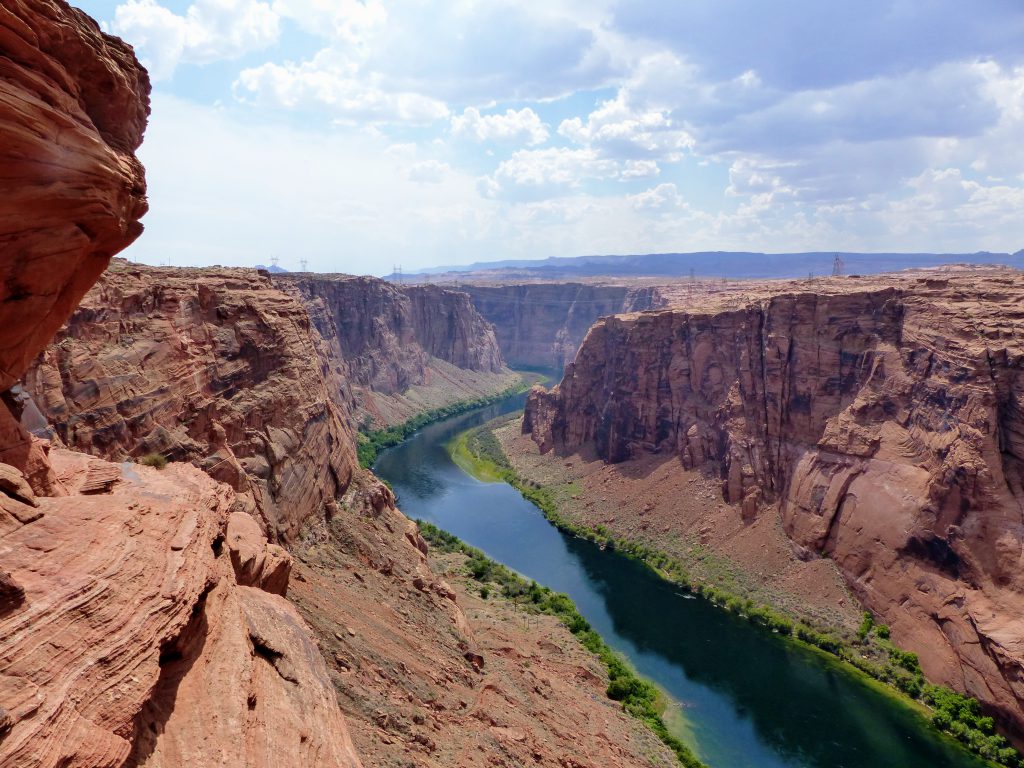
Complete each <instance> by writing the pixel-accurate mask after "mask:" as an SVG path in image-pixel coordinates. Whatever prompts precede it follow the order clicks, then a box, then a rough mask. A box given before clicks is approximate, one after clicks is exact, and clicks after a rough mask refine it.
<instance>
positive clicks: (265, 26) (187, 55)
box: [111, 0, 280, 81]
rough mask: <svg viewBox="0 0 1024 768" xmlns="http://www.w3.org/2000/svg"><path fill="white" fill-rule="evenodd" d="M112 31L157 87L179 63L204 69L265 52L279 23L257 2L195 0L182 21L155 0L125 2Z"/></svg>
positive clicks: (272, 11)
mask: <svg viewBox="0 0 1024 768" xmlns="http://www.w3.org/2000/svg"><path fill="white" fill-rule="evenodd" d="M111 30H112V31H113V32H114V34H117V35H120V36H121V37H124V38H125V39H127V40H130V41H131V42H132V43H133V44H134V45H135V46H137V47H138V49H139V53H140V56H141V58H142V60H143V62H144V63H145V64H146V65H147V66H148V67H149V69H150V74H151V75H152V76H153V79H154V80H158V81H159V80H166V79H169V78H170V77H171V76H172V75H173V74H174V70H175V69H176V68H177V66H178V64H180V63H182V62H186V63H192V64H208V63H210V62H212V61H218V60H220V59H236V58H238V57H240V56H242V55H243V54H245V53H248V52H250V51H256V50H260V49H263V48H267V47H268V46H270V45H272V44H273V43H275V42H276V41H277V39H278V37H279V35H280V19H279V18H278V15H277V14H276V13H275V12H274V10H273V9H272V8H271V6H270V4H269V3H266V2H258V1H257V0H197V2H195V3H193V4H192V5H191V6H189V8H188V10H187V11H186V12H185V14H184V15H183V16H179V15H177V14H175V13H173V12H172V11H170V10H168V9H167V8H165V7H164V6H162V5H160V4H159V3H157V2H156V0H128V2H126V3H125V4H123V5H120V6H118V7H117V9H116V10H115V12H114V21H113V23H112V24H111Z"/></svg>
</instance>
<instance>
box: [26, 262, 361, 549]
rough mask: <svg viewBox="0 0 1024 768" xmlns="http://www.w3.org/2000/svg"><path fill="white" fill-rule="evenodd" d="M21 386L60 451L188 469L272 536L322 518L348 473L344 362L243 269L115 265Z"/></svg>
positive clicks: (284, 299)
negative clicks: (148, 458) (231, 494)
mask: <svg viewBox="0 0 1024 768" xmlns="http://www.w3.org/2000/svg"><path fill="white" fill-rule="evenodd" d="M25 388H26V390H27V391H28V392H29V393H31V394H32V396H33V400H34V401H35V404H36V405H37V406H38V407H39V409H40V410H41V412H42V417H43V419H44V420H45V421H47V422H48V423H49V424H51V425H52V426H53V427H54V428H55V430H56V433H57V436H58V437H59V438H60V440H61V441H62V442H63V443H65V444H66V445H67V446H69V447H71V448H74V449H76V450H80V451H84V452H86V453H91V454H93V455H96V456H101V457H103V458H107V459H111V460H120V459H122V458H129V457H134V458H136V459H137V458H140V457H142V456H145V455H146V454H149V453H160V454H162V455H164V456H165V457H167V458H169V459H172V460H174V461H191V462H193V463H195V464H196V465H197V466H198V467H200V468H201V469H204V470H206V472H207V474H209V475H210V476H211V477H213V478H215V479H217V480H220V481H222V482H225V483H227V484H228V485H230V486H231V487H232V488H233V489H234V490H236V491H237V492H238V494H239V499H240V501H243V502H245V506H246V507H247V509H248V511H251V512H254V513H256V514H258V516H259V517H260V519H261V520H262V521H263V523H264V528H265V529H266V532H267V534H268V535H269V536H270V538H271V540H274V541H284V542H287V541H291V540H293V539H294V538H295V536H296V535H297V533H298V531H299V530H300V528H301V527H302V525H303V524H304V523H305V522H306V521H308V520H309V519H310V518H312V517H317V516H319V517H322V516H324V515H325V514H330V513H331V511H332V510H333V507H334V499H335V498H336V497H338V496H340V495H341V494H342V493H344V491H345V489H346V488H347V487H348V484H349V482H350V481H351V478H352V472H353V469H354V467H355V466H356V460H355V456H354V452H353V445H354V432H353V429H352V425H351V422H352V419H351V399H352V395H351V391H350V388H349V386H348V384H347V382H346V380H345V377H344V372H343V371H342V369H341V367H340V362H339V361H334V360H330V359H329V357H328V353H327V346H326V344H325V343H324V341H323V339H322V338H321V337H320V335H319V334H318V333H317V332H316V329H315V328H313V327H312V326H311V325H310V321H309V316H308V314H307V312H306V308H305V307H304V306H303V305H302V303H301V302H300V301H298V300H297V299H296V298H295V297H293V296H291V295H289V294H287V293H285V292H283V291H280V290H278V289H277V287H276V286H275V285H274V284H273V283H272V282H271V281H270V279H269V278H266V277H263V276H261V275H259V274H258V273H256V272H255V271H253V270H248V269H219V268H213V269H160V268H153V267H142V266H134V265H130V264H126V263H124V262H116V263H115V264H114V265H113V266H112V267H111V269H110V270H109V271H108V272H106V273H105V274H104V275H103V276H102V277H101V279H100V280H99V282H98V283H97V284H96V286H95V287H94V288H93V289H92V290H91V291H90V292H89V293H88V294H87V295H86V297H85V298H84V300H83V302H82V305H81V306H80V307H79V308H78V309H77V310H76V311H75V312H74V314H73V315H72V316H71V318H70V319H69V321H68V323H67V325H66V326H65V327H64V328H63V329H61V331H60V332H59V334H58V335H57V337H56V338H55V339H54V343H53V344H51V345H50V346H49V347H47V348H46V350H45V352H44V353H43V355H42V356H41V357H40V358H39V359H38V360H37V361H36V362H35V364H34V365H33V367H32V368H31V370H30V371H29V372H28V374H27V376H26V378H25Z"/></svg>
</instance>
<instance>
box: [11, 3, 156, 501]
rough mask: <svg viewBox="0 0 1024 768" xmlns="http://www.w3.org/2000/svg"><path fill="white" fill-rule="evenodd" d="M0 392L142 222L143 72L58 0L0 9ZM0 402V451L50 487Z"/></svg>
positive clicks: (39, 457) (33, 450) (33, 449)
mask: <svg viewBox="0 0 1024 768" xmlns="http://www.w3.org/2000/svg"><path fill="white" fill-rule="evenodd" d="M0 48H2V50H3V51H4V56H3V57H2V59H0V137H2V139H3V140H2V141H0V167H2V168H3V176H4V189H3V204H2V207H0V248H2V251H3V255H4V258H3V259H2V260H0V278H2V280H0V286H2V287H0V392H7V390H8V389H9V388H10V387H11V385H12V384H14V383H15V382H16V381H17V380H18V378H19V377H20V376H21V374H22V373H23V372H24V370H25V368H26V367H27V366H28V364H29V361H31V360H32V358H33V357H34V356H35V355H36V354H37V353H38V351H39V350H40V349H41V348H42V347H43V346H44V345H45V344H46V342H47V341H49V339H50V337H51V336H52V335H53V333H54V331H56V330H57V329H58V328H59V327H60V325H61V323H63V322H64V320H65V318H66V317H67V316H68V314H69V313H70V312H71V310H72V309H73V308H74V306H75V305H76V304H77V303H78V300H79V299H80V298H81V297H82V294H84V293H85V292H86V291H87V290H88V289H89V286H90V285H92V283H93V281H95V279H96V278H97V277H98V276H99V274H100V273H101V272H102V271H103V270H104V269H105V268H106V266H107V263H108V262H109V261H110V257H111V256H112V255H113V254H115V253H116V252H118V251H119V250H121V249H122V248H124V247H126V246H127V245H129V244H130V243H131V242H132V241H133V240H135V238H136V237H138V236H139V233H140V232H141V231H142V225H141V224H140V223H139V218H140V217H141V216H142V215H143V214H144V213H145V212H146V181H145V175H144V171H143V168H142V165H141V164H140V163H139V161H138V159H137V158H136V157H135V154H134V151H135V149H136V148H137V147H138V146H139V144H140V143H141V142H142V133H143V131H144V129H145V126H146V118H147V116H148V114H149V77H148V76H147V74H146V71H145V70H144V69H142V67H141V66H139V64H138V62H137V61H135V57H134V55H133V54H132V51H131V49H130V48H129V47H128V46H126V45H125V44H124V43H122V42H121V41H120V40H116V39H115V38H112V37H108V36H106V35H104V34H102V33H101V32H100V30H99V27H98V26H97V25H96V23H95V22H93V21H92V20H91V19H89V17H87V16H86V15H85V14H83V13H81V12H80V11H76V10H75V9H73V8H71V7H70V6H68V5H66V4H65V3H63V2H44V0H13V2H10V3H4V6H3V8H2V9H0ZM4 401H5V405H4V406H3V407H0V447H2V452H0V461H3V462H5V463H7V464H10V465H13V466H16V467H18V468H19V469H21V470H23V471H24V472H26V473H27V475H28V478H29V482H31V483H32V485H33V486H34V487H35V488H36V489H37V490H38V491H40V492H53V491H55V490H56V487H55V484H54V479H53V477H52V474H51V473H49V472H48V471H47V470H46V461H45V457H44V456H43V454H42V448H41V447H40V446H39V444H38V443H37V442H35V441H33V440H32V439H31V438H30V437H29V435H28V434H27V433H25V432H24V430H22V429H21V428H20V427H19V426H18V424H17V423H16V421H15V419H12V418H11V416H10V412H11V411H13V412H14V413H15V415H16V416H17V415H18V414H20V410H21V404H20V402H18V400H17V399H16V398H14V397H12V396H9V395H5V397H4Z"/></svg>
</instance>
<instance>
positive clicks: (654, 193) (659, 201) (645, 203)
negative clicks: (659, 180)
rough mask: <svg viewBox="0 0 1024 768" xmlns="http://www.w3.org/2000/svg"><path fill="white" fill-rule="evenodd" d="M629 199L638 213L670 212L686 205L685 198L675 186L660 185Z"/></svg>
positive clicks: (630, 196)
mask: <svg viewBox="0 0 1024 768" xmlns="http://www.w3.org/2000/svg"><path fill="white" fill-rule="evenodd" d="M627 199H628V200H629V201H630V202H631V203H632V204H633V207H634V208H635V209H636V210H638V211H658V212H661V211H670V210H673V209H676V208H680V207H682V206H683V205H684V202H683V197H682V195H680V194H679V190H678V189H676V185H675V184H659V185H658V186H656V187H654V188H652V189H647V190H644V191H643V192H640V193H638V194H635V195H629V196H628V197H627Z"/></svg>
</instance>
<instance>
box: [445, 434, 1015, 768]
mask: <svg viewBox="0 0 1024 768" xmlns="http://www.w3.org/2000/svg"><path fill="white" fill-rule="evenodd" d="M509 418H511V417H509V416H503V417H499V418H498V419H495V420H492V421H490V422H488V423H486V424H483V425H481V426H479V427H475V428H474V429H470V430H467V431H466V432H463V433H461V434H460V435H458V436H456V437H455V438H454V439H453V440H452V441H451V442H450V443H449V444H448V450H449V453H450V455H451V457H452V460H453V461H454V462H455V463H456V464H457V465H458V466H459V467H460V468H462V469H463V470H464V471H466V472H468V473H470V474H471V475H473V476H474V477H476V478H478V479H480V480H483V481H485V482H499V481H501V482H506V483H508V484H509V485H511V486H512V487H514V488H515V489H516V490H518V491H519V492H520V494H522V496H523V498H525V499H526V500H527V501H529V502H531V503H532V504H533V505H534V506H536V507H537V508H538V509H539V510H540V511H541V513H542V514H543V515H544V517H545V518H546V519H547V520H548V521H549V522H551V523H552V524H553V525H555V526H556V527H557V528H559V529H560V530H562V531H565V532H566V533H569V534H572V535H575V536H579V537H581V538H584V539H587V540H589V541H592V542H594V543H596V544H598V545H599V546H601V547H607V548H611V549H614V550H616V551H618V552H620V553H622V554H624V555H626V556H628V557H631V558H634V559H636V560H639V561H640V562H642V563H644V564H645V565H647V566H648V567H649V568H651V569H652V570H653V571H654V572H655V573H657V574H658V575H659V576H660V577H662V578H664V579H667V580H669V581H670V582H672V583H674V584H676V585H678V586H679V587H681V588H683V589H685V590H688V591H690V592H692V593H694V594H696V595H701V596H703V597H705V598H706V599H708V600H710V601H711V602H712V603H714V604H715V605H717V606H718V607H720V608H722V609H724V610H726V611H728V612H729V613H732V614H735V615H736V616H738V617H740V618H742V619H745V620H747V621H749V622H750V623H752V624H754V625H756V626H759V627H762V628H764V629H766V630H768V631H771V632H773V633H775V634H778V635H781V636H783V637H786V638H789V639H790V640H792V641H793V642H797V643H801V644H803V645H805V646H810V647H811V648H815V649H818V650H819V651H822V652H824V653H826V654H828V655H829V656H830V657H832V658H834V659H836V660H838V661H839V662H843V663H845V665H848V667H852V668H853V669H854V670H856V671H857V672H859V673H861V674H863V675H865V676H867V677H868V678H870V679H872V680H875V681H878V682H880V683H882V684H884V685H885V686H886V687H887V689H888V690H889V692H890V693H891V694H892V696H893V698H895V699H898V700H899V701H901V702H903V703H904V704H905V705H907V706H911V707H915V708H918V709H920V710H923V711H924V713H926V714H927V717H928V720H929V722H930V723H931V725H932V726H933V727H934V728H936V729H938V730H939V731H941V732H943V733H945V734H947V735H949V736H951V737H953V738H955V739H956V740H957V741H959V742H960V743H961V744H963V745H964V747H965V748H966V749H967V750H968V751H970V752H972V753H974V754H976V755H978V756H980V757H982V758H984V759H985V760H988V761H990V762H991V763H992V764H994V765H999V766H1005V767H1006V768H1024V755H1021V754H1020V753H1019V752H1018V751H1017V750H1016V749H1014V748H1013V747H1012V746H1011V745H1010V744H1009V742H1008V741H1007V740H1006V738H1005V737H1003V736H1002V735H1000V734H998V733H996V732H995V721H994V720H993V718H992V717H989V716H986V715H984V714H983V712H982V709H981V704H980V702H978V701H977V700H976V699H973V698H971V697H968V696H964V695H962V694H960V693H957V692H956V691H954V690H952V689H950V688H947V687H945V686H939V685H932V684H930V683H928V682H927V681H926V680H925V678H924V675H923V674H922V672H921V667H920V664H919V663H918V658H917V655H916V654H914V653H910V652H909V651H904V650H903V649H901V648H899V647H898V646H896V645H895V644H894V643H893V642H892V641H891V640H890V639H889V628H888V627H887V626H886V625H884V624H875V622H874V618H873V617H872V615H871V614H870V613H865V614H864V618H863V621H862V622H861V625H860V627H859V628H858V631H857V633H856V635H855V636H851V637H842V636H838V635H836V634H834V633H833V632H832V631H830V630H828V629H827V628H822V627H816V626H811V625H810V624H809V623H806V622H804V621H801V620H796V619H794V618H792V617H790V616H787V615H785V614H783V613H782V612H780V611H779V610H777V609H776V608H773V607H771V606H768V605H764V604H758V603H756V602H754V601H753V600H750V599H748V598H744V597H741V596H737V595H734V594H731V593H729V592H728V591H726V590H723V589H721V588H717V587H715V586H712V585H709V584H706V583H696V582H694V581H691V579H690V578H689V575H688V573H687V572H686V569H685V568H684V567H683V565H682V564H681V563H680V562H678V561H677V560H676V559H674V558H673V557H671V556H669V555H668V554H666V553H665V552H661V551H658V550H657V549H654V548H652V547H649V546H645V545H643V544H641V543H639V542H634V541H629V540H626V539H622V538H618V537H615V536H614V535H612V534H611V533H610V532H609V531H608V530H607V529H606V528H605V527H604V526H602V525H598V526H596V527H593V528H591V527H588V526H582V525H579V524H577V523H574V522H573V521H571V520H569V519H567V518H566V517H565V516H564V515H563V514H562V513H561V512H560V511H559V504H558V500H557V495H556V494H555V492H554V491H553V489H552V488H548V487H544V486H541V485H539V484H536V483H533V482H531V481H528V480H525V479H523V478H522V477H520V476H519V474H518V473H517V472H516V471H515V469H514V468H513V467H512V465H511V463H510V462H509V460H508V457H507V456H506V455H505V452H504V450H503V449H502V446H501V444H500V442H499V441H498V439H497V437H495V435H494V433H493V430H494V429H495V428H496V427H497V426H499V425H501V424H503V423H505V422H507V421H508V419H509Z"/></svg>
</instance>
